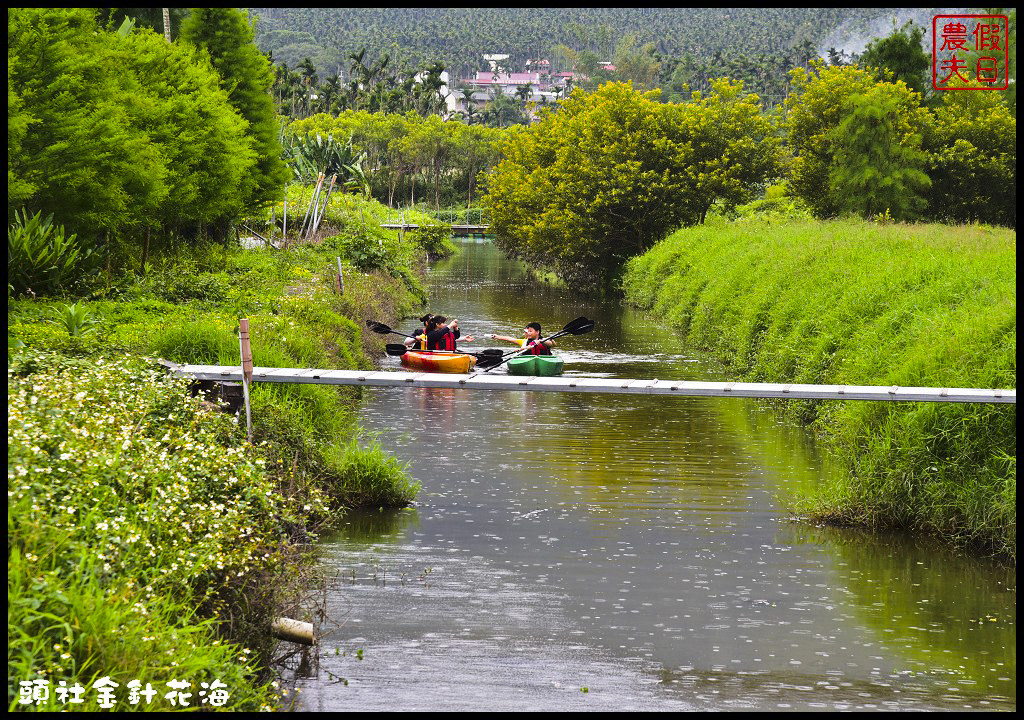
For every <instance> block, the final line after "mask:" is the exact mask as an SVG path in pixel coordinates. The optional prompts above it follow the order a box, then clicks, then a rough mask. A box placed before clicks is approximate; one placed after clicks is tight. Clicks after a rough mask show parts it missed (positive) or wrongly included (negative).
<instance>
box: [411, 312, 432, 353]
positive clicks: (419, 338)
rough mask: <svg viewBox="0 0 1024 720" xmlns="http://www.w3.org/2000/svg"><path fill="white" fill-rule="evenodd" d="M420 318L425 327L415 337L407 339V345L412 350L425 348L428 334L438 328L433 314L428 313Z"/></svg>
mask: <svg viewBox="0 0 1024 720" xmlns="http://www.w3.org/2000/svg"><path fill="white" fill-rule="evenodd" d="M418 319H419V321H420V322H421V323H423V329H422V330H420V331H419V332H418V333H415V334H414V335H413V337H410V338H406V339H405V346H406V347H407V348H409V349H410V350H423V349H424V343H425V342H426V339H427V334H428V333H430V332H433V331H434V330H436V329H437V323H436V322H435V321H434V316H433V315H432V314H430V313H427V314H426V315H424V316H422V317H420V318H418Z"/></svg>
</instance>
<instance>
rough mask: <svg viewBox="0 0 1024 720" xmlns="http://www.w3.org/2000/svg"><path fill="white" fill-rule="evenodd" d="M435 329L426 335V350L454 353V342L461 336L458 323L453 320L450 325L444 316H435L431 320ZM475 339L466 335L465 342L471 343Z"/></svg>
mask: <svg viewBox="0 0 1024 720" xmlns="http://www.w3.org/2000/svg"><path fill="white" fill-rule="evenodd" d="M432 322H433V323H435V329H434V330H432V331H430V332H428V333H427V350H434V351H442V352H456V340H458V339H459V337H460V336H461V335H462V332H461V331H460V330H459V321H458V320H455V319H453V320H452V321H451V322H450V323H449V322H448V319H447V318H446V317H445V316H444V315H435V316H434V317H433V319H432ZM474 339H475V338H474V337H473V336H472V335H467V336H466V338H465V340H466V342H472V341H473V340H474Z"/></svg>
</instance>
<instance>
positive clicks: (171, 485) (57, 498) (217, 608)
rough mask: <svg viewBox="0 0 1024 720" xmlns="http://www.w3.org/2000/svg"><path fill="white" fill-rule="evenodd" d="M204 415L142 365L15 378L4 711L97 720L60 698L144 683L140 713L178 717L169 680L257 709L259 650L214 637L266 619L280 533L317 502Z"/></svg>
mask: <svg viewBox="0 0 1024 720" xmlns="http://www.w3.org/2000/svg"><path fill="white" fill-rule="evenodd" d="M198 403H199V400H198V399H194V398H189V397H188V395H187V392H186V389H185V384H184V381H181V380H171V379H168V378H166V377H165V376H163V375H162V373H161V372H160V371H158V370H157V369H154V368H151V367H149V366H147V364H146V363H145V361H143V360H140V359H128V358H124V359H114V360H102V359H101V360H98V361H93V362H90V363H84V362H81V363H75V362H73V361H68V360H66V359H63V360H62V359H60V358H58V357H56V356H51V355H46V354H32V355H22V356H21V357H20V358H16V359H15V362H13V363H10V364H9V367H8V438H7V442H8V466H7V467H8V472H7V477H8V488H7V491H8V602H9V607H8V703H9V705H10V706H11V707H22V708H32V709H62V708H63V709H95V708H96V705H95V702H96V694H95V693H92V692H87V693H86V695H85V698H86V699H87V701H88V702H91V703H93V704H92V705H90V704H88V702H87V703H86V704H84V705H76V706H66V707H64V706H62V704H61V703H60V701H59V699H58V698H57V696H56V695H55V693H54V692H53V690H54V689H56V687H57V686H58V684H59V683H60V681H65V682H66V684H67V685H68V686H70V685H72V683H73V682H77V683H80V684H81V685H82V686H84V687H86V688H89V686H90V683H92V682H94V681H96V680H97V679H99V678H100V677H104V676H109V677H110V678H111V679H112V680H113V681H114V682H116V683H118V684H119V686H120V687H121V689H122V690H124V687H125V685H126V683H128V682H130V681H132V680H139V681H141V682H142V684H143V687H145V683H146V682H149V683H152V685H153V687H154V688H157V689H159V690H161V692H160V694H159V695H157V696H156V697H155V698H154V700H153V704H151V705H150V706H149V708H148V709H173V708H172V707H171V706H170V705H168V704H167V703H168V701H167V700H164V699H163V696H164V694H165V693H166V692H167V690H168V688H167V687H166V683H167V682H170V681H172V680H180V681H187V682H190V683H191V686H192V690H191V691H192V692H193V693H194V695H193V698H192V700H193V704H194V705H199V704H200V702H199V700H200V698H199V695H198V691H199V690H200V688H201V683H203V682H207V683H210V682H212V681H213V680H214V679H217V680H219V681H220V682H222V683H224V684H226V685H227V687H226V689H225V690H226V692H227V693H228V694H229V699H228V700H227V704H226V706H225V707H230V708H231V709H260V708H261V707H267V706H268V703H269V702H270V697H271V694H270V692H269V688H267V687H265V686H263V685H261V683H260V682H259V681H258V680H257V679H256V677H255V674H256V670H255V667H256V666H257V665H258V663H257V662H255V660H256V656H257V655H259V654H260V653H259V652H256V653H253V652H252V651H251V650H249V649H246V648H242V647H240V646H239V645H238V644H235V643H233V642H231V641H230V640H231V639H232V638H231V637H228V638H224V637H223V636H224V631H228V634H229V636H230V635H231V634H232V633H233V634H234V635H236V636H237V635H238V632H239V631H240V630H241V631H243V632H244V631H245V630H246V629H251V628H253V627H255V625H257V624H259V623H260V622H263V620H265V618H260V617H259V616H260V613H264V614H266V613H267V612H269V607H270V606H269V603H267V602H261V601H260V600H258V599H256V598H257V596H258V595H259V593H257V592H255V591H256V590H259V589H260V588H261V586H262V585H263V584H262V583H260V580H261V579H263V578H265V577H267V575H268V574H269V573H272V572H273V571H275V569H277V568H279V567H280V564H281V562H282V558H283V555H282V549H283V548H285V547H286V538H285V537H284V535H283V531H282V529H281V526H282V520H290V519H294V520H298V518H299V517H300V515H305V514H307V513H310V512H326V506H325V504H324V503H323V501H322V500H320V499H318V497H317V496H315V495H314V496H313V497H312V498H311V497H309V496H307V497H305V498H304V499H303V500H302V501H301V502H302V503H303V504H304V507H294V505H297V503H295V502H292V501H289V500H288V499H285V498H282V497H280V496H279V494H278V492H277V491H276V490H275V485H274V482H273V480H272V478H271V477H270V476H269V475H268V473H266V472H265V471H264V467H263V460H262V459H260V458H259V457H257V456H256V454H255V453H254V452H253V451H252V450H251V449H249V448H248V447H247V446H246V445H245V444H244V433H243V432H241V431H240V430H239V429H238V427H237V426H236V425H235V424H234V422H233V419H232V418H231V417H229V416H224V415H221V414H217V413H208V412H205V411H203V410H202V409H201V408H200V407H199V404H198ZM313 505H315V506H316V507H312V506H313ZM299 522H301V521H299ZM243 595H244V596H245V600H244V602H240V601H241V600H242V597H243ZM239 608H244V610H241V611H240V610H239ZM246 614H249V615H250V617H248V618H247V617H244V616H245V615H246ZM229 617H230V622H228V620H229ZM234 639H237V637H236V638H234ZM37 680H47V681H49V685H50V688H51V692H50V693H49V697H48V699H47V702H46V703H43V704H40V705H34V704H29V705H21V704H20V702H19V688H20V683H22V682H31V681H37ZM124 697H125V699H127V692H126V691H125V693H124ZM159 703H164V704H163V705H160V704H159ZM142 707H143V706H142V705H140V706H138V708H139V709H141V708H142ZM117 709H133V708H132V706H130V705H128V704H127V702H123V703H122V704H119V705H118V706H117Z"/></svg>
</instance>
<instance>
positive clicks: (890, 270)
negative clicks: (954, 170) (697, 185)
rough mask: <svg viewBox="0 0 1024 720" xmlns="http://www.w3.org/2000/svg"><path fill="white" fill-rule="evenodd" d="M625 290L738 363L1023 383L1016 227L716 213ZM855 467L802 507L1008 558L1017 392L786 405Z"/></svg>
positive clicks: (770, 372) (826, 375)
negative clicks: (941, 399) (723, 216)
mask: <svg viewBox="0 0 1024 720" xmlns="http://www.w3.org/2000/svg"><path fill="white" fill-rule="evenodd" d="M623 287H624V289H625V293H626V298H627V300H628V301H629V302H630V303H632V304H634V305H636V306H638V307H640V308H643V309H646V310H650V311H652V312H656V313H658V314H659V315H660V316H662V317H664V318H666V320H667V321H668V322H669V323H671V324H672V325H674V326H676V327H678V328H679V329H680V330H681V331H682V332H683V333H685V335H686V337H687V338H688V339H689V341H690V342H691V343H693V344H694V345H695V346H697V347H699V348H701V349H704V350H707V351H710V352H712V353H714V354H715V355H716V356H717V357H718V358H719V359H720V360H721V361H722V362H723V363H724V364H726V365H727V366H728V367H729V369H730V371H731V373H732V375H733V376H735V377H736V378H737V379H744V380H748V381H760V382H801V383H836V384H850V385H856V384H863V385H904V386H909V385H916V386H931V387H1001V388H1014V387H1016V360H1015V352H1016V234H1015V233H1014V232H1013V231H1012V230H1006V229H993V228H989V227H984V226H981V227H978V226H967V227H950V226H941V225H893V224H889V225H882V224H873V223H865V222H862V221H852V220H851V221H833V222H817V221H799V220H794V221H787V222H781V223H780V222H769V221H767V220H746V221H737V222H732V223H727V222H724V221H718V222H715V223H712V224H709V225H706V226H703V227H699V228H691V229H687V230H683V231H680V232H677V233H675V234H674V235H672V236H671V237H669V238H668V239H667V240H665V241H664V242H662V243H661V244H659V245H658V246H657V247H655V248H653V249H652V250H651V251H649V252H648V253H646V254H645V255H643V256H641V257H639V258H636V259H634V260H633V261H632V262H631V263H630V264H629V266H628V268H627V270H626V274H625V278H624V282H623ZM784 409H785V411H786V412H788V413H791V414H793V415H794V416H796V417H798V418H799V419H800V420H801V421H803V422H805V423H808V424H810V425H812V426H813V427H814V429H815V430H816V431H817V432H818V433H819V434H821V435H822V436H823V437H825V438H827V439H828V442H829V443H830V444H831V445H832V447H834V448H835V450H836V451H837V453H838V455H839V456H840V458H841V459H842V461H843V463H844V465H845V468H846V472H845V473H842V474H841V475H842V476H841V477H839V478H838V479H837V480H836V481H835V482H834V483H833V484H830V485H829V486H827V487H824V488H822V489H821V490H820V492H819V493H818V494H817V495H815V496H814V497H812V498H808V500H807V503H806V506H805V507H803V508H801V510H802V511H805V512H808V513H810V514H812V515H814V516H816V517H818V518H822V519H825V520H828V521H831V522H835V523H850V524H860V525H867V526H871V527H899V528H908V529H913V530H917V531H924V532H930V533H935V534H937V535H939V536H942V537H943V538H946V539H948V540H949V541H951V542H953V543H956V544H964V545H975V546H979V547H982V548H985V549H987V550H989V551H994V552H997V553H1000V554H1004V555H1008V556H1010V557H1015V556H1016V548H1015V545H1016V413H1015V407H1013V406H998V407H996V406H987V405H952V404H948V405H947V404H937V403H911V404H902V403H901V404H896V403H871V402H846V403H838V402H825V401H820V402H801V403H789V404H786V405H785V406H784Z"/></svg>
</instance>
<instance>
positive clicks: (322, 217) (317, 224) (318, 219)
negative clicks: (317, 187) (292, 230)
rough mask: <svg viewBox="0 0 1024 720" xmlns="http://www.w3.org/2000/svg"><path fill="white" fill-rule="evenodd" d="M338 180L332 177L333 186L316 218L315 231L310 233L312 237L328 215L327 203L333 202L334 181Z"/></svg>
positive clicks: (329, 188) (328, 191) (328, 190)
mask: <svg viewBox="0 0 1024 720" xmlns="http://www.w3.org/2000/svg"><path fill="white" fill-rule="evenodd" d="M337 179H338V176H337V175H331V184H330V187H328V188H327V196H326V197H325V198H324V205H323V207H322V208H321V209H320V212H319V214H318V215H317V216H316V221H315V222H314V223H313V229H312V230H310V231H309V234H310V235H313V234H315V233H316V231H317V230H318V229H319V228H320V221H321V220H323V219H324V215H326V214H327V203H329V202H330V201H331V193H332V192H334V181H335V180H337Z"/></svg>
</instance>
